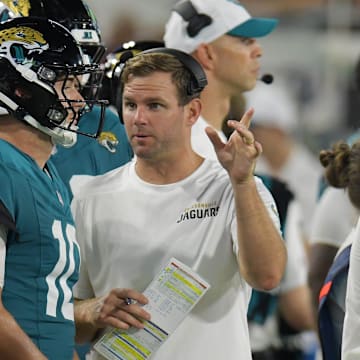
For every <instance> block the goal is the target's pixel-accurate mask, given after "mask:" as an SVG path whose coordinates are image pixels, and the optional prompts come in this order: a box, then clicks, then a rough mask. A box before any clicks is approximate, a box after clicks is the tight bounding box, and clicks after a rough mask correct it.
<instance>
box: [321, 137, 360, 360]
mask: <svg viewBox="0 0 360 360" xmlns="http://www.w3.org/2000/svg"><path fill="white" fill-rule="evenodd" d="M320 162H321V164H322V165H323V166H324V168H325V178H326V180H327V182H328V184H329V185H331V186H333V187H334V188H337V189H341V190H342V191H343V192H344V195H345V196H346V197H348V199H349V201H351V203H352V205H353V206H354V208H356V209H358V210H359V209H360V191H359V189H360V188H359V179H360V142H356V143H354V144H353V145H349V144H347V143H346V142H343V141H340V142H338V143H336V144H334V145H333V146H332V148H331V149H329V150H322V151H321V152H320ZM329 189H330V188H329ZM344 189H345V191H344ZM324 196H325V195H324ZM335 206H336V205H335ZM357 231H358V230H356V221H355V222H354V224H353V226H352V230H351V231H350V232H349V233H348V235H347V236H345V237H344V239H343V241H342V243H341V245H340V246H339V250H338V252H337V253H336V256H335V258H334V261H333V263H332V264H331V266H330V268H329V271H328V273H327V276H326V279H325V281H324V284H323V287H322V289H321V291H320V295H319V303H320V304H319V313H318V319H319V336H320V340H321V347H322V355H323V359H324V360H340V359H345V358H348V359H355V358H356V356H355V353H356V354H357V356H359V355H360V352H356V351H355V353H352V351H353V346H355V348H356V347H357V348H358V349H359V348H360V342H359V341H358V340H357V339H358V337H357V336H354V333H353V332H354V330H355V329H354V328H353V326H355V327H357V328H358V329H360V326H359V324H357V323H358V315H357V316H355V313H356V312H358V310H357V309H354V307H353V306H354V305H355V304H356V301H358V300H356V298H358V291H357V289H356V287H354V284H355V282H356V278H357V277H358V269H357V268H356V266H357V265H356V262H357V259H356V256H357V255H356V254H355V255H350V253H352V251H353V250H352V246H353V244H355V243H356V242H358V240H359V233H358V232H357ZM355 247H356V245H355ZM355 251H357V250H356V249H355ZM350 257H351V258H353V257H354V258H355V260H350ZM349 261H350V262H351V261H353V262H354V263H353V264H352V266H353V267H352V271H354V269H356V270H355V271H356V272H357V273H356V274H355V273H354V274H353V275H351V276H353V278H351V280H349V282H350V283H349V284H348V276H349V279H350V275H349ZM347 288H348V290H346V289H347ZM354 289H355V291H356V292H354ZM347 291H348V292H349V293H348V294H347ZM345 297H346V298H347V299H346V300H345ZM348 304H349V308H348ZM357 304H358V303H357ZM357 306H358V305H357ZM345 309H346V312H348V310H349V313H348V316H350V317H352V319H349V318H348V329H347V331H346V332H345V331H344V333H343V326H344V316H345ZM354 310H355V313H353V312H354ZM352 324H354V325H352ZM356 324H357V325H356ZM349 331H350V333H349ZM355 337H356V340H355V341H354V339H355ZM342 342H344V343H345V344H344V347H345V348H346V350H345V353H346V354H347V355H346V356H344V357H342V355H341V347H342ZM348 351H349V353H352V356H353V357H351V356H350V357H347V356H349V353H348ZM354 356H355V357H354Z"/></svg>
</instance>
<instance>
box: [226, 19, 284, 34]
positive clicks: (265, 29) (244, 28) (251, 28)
mask: <svg viewBox="0 0 360 360" xmlns="http://www.w3.org/2000/svg"><path fill="white" fill-rule="evenodd" d="M277 24H278V20H277V19H268V18H251V19H249V20H247V21H246V22H244V23H243V24H241V25H239V26H237V27H235V28H234V29H232V30H230V31H229V32H228V33H227V34H228V35H231V36H243V37H250V38H256V37H261V36H265V35H267V34H269V33H271V32H272V31H273V30H274V28H275V26H276V25H277Z"/></svg>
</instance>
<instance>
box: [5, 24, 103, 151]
mask: <svg viewBox="0 0 360 360" xmlns="http://www.w3.org/2000/svg"><path fill="white" fill-rule="evenodd" d="M97 71H99V65H97V64H85V63H84V58H83V53H82V50H81V47H80V46H79V45H78V43H77V42H76V40H75V39H74V37H73V36H72V35H71V33H70V32H69V31H68V30H67V29H66V28H65V27H64V26H62V25H60V24H58V23H57V22H55V21H52V20H48V19H45V18H37V17H18V18H14V19H11V20H8V21H5V22H3V23H1V24H0V106H3V107H4V108H5V109H6V110H7V111H8V112H9V113H10V114H11V115H13V116H14V117H16V118H17V119H19V120H21V121H25V122H26V123H28V124H29V125H31V126H33V127H35V128H37V129H39V130H40V131H42V132H44V133H46V134H48V135H50V136H51V138H52V140H53V143H54V144H60V145H63V146H72V145H74V144H75V142H76V136H77V133H81V132H79V131H77V122H78V120H79V118H80V116H81V115H82V112H83V111H84V110H85V109H87V107H88V106H89V104H94V103H96V104H99V105H100V106H101V108H102V111H101V116H100V119H99V126H98V130H97V133H96V134H83V133H81V134H83V135H87V136H91V137H97V136H98V135H99V133H100V132H101V128H102V123H103V118H104V111H105V105H106V103H107V102H104V101H100V100H99V101H97V100H89V99H83V98H81V99H79V98H80V96H78V97H77V99H71V98H68V96H67V95H66V94H67V93H68V92H67V91H66V86H67V84H68V81H72V82H74V79H75V81H77V85H78V90H79V91H81V87H82V85H81V77H82V76H91V74H92V73H94V72H97ZM58 81H62V89H61V95H60V96H59V95H58V93H57V92H56V90H55V83H56V82H58ZM80 107H82V110H78V109H79V108H80ZM0 121H1V120H0Z"/></svg>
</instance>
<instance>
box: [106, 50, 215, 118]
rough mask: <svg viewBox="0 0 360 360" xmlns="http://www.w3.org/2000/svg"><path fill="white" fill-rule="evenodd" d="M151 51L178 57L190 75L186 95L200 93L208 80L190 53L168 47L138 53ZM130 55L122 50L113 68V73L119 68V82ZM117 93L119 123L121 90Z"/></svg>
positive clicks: (130, 53) (129, 52)
mask: <svg viewBox="0 0 360 360" xmlns="http://www.w3.org/2000/svg"><path fill="white" fill-rule="evenodd" d="M151 53H162V54H169V55H172V56H174V57H175V58H176V59H178V60H179V61H180V62H181V64H182V65H183V66H184V67H185V69H186V70H187V71H188V72H189V73H190V76H191V79H190V82H189V84H188V87H187V89H186V92H187V95H188V96H193V95H195V94H197V93H200V92H201V91H202V90H203V89H204V87H205V86H206V85H207V83H208V82H207V78H206V74H205V72H204V70H203V68H202V67H201V65H200V64H199V63H198V62H197V60H195V59H194V58H193V57H192V56H191V55H189V54H187V53H185V52H183V51H180V50H176V49H170V48H153V49H149V50H145V51H143V52H141V53H139V54H151ZM135 56H136V55H135ZM132 57H134V54H133V53H132V52H131V51H126V52H124V53H123V54H122V56H121V57H120V60H119V62H118V64H117V65H116V67H115V68H114V71H113V74H114V73H115V72H116V68H118V69H119V71H117V75H116V76H117V77H118V79H117V81H118V83H119V84H121V75H122V72H123V70H124V68H125V66H126V62H127V61H128V60H129V59H130V58H132ZM119 94H120V96H119V101H118V106H117V111H118V114H119V118H120V121H121V123H124V121H123V119H122V91H120V92H119Z"/></svg>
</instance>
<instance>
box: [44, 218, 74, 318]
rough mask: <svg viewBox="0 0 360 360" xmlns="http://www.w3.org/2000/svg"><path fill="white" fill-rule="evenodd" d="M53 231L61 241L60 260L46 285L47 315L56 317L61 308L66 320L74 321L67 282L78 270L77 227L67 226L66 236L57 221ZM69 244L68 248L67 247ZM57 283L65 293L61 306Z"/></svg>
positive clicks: (47, 278) (47, 279) (55, 236)
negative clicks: (76, 253)
mask: <svg viewBox="0 0 360 360" xmlns="http://www.w3.org/2000/svg"><path fill="white" fill-rule="evenodd" d="M52 231H53V235H54V238H55V239H57V240H58V241H59V259H58V261H57V263H56V265H55V266H54V269H53V270H52V271H51V273H50V274H49V275H48V276H47V277H46V283H47V285H48V293H47V305H46V315H49V316H53V317H56V309H57V307H58V306H60V311H61V313H62V315H63V316H64V318H65V319H67V320H72V321H73V320H74V310H73V304H72V303H71V297H72V290H71V289H70V288H69V286H68V283H67V280H68V279H69V278H70V276H71V275H73V273H74V271H75V270H76V269H75V265H76V264H75V255H74V251H75V249H74V247H75V246H76V247H77V248H78V246H79V245H78V244H77V242H76V240H75V227H74V226H73V225H70V224H66V230H65V231H66V234H64V233H63V231H62V226H61V222H60V221H58V220H55V221H54V223H53V226H52ZM64 235H65V236H64ZM66 239H67V241H66ZM67 242H68V247H67V246H66V243H67ZM67 249H68V250H67ZM67 251H68V253H67ZM67 263H68V269H67V271H66V272H65V273H63V271H64V269H65V266H66V265H67ZM57 281H58V283H59V288H60V290H61V291H62V293H63V302H62V304H61V305H60V304H58V302H59V295H60V293H59V288H58V286H57V285H56V282H57Z"/></svg>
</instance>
